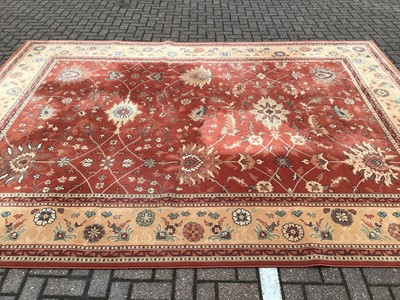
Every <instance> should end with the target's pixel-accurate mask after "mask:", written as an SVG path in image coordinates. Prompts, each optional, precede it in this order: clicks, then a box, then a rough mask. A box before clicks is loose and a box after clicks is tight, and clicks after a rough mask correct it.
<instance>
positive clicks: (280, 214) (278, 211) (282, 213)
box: [275, 210, 286, 217]
mask: <svg viewBox="0 0 400 300" xmlns="http://www.w3.org/2000/svg"><path fill="white" fill-rule="evenodd" d="M275 214H276V215H277V216H279V217H283V216H284V215H286V213H285V212H284V211H283V210H277V211H276V212H275Z"/></svg>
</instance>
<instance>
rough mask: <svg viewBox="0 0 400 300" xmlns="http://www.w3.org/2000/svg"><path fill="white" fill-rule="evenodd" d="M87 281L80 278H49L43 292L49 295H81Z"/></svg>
mask: <svg viewBox="0 0 400 300" xmlns="http://www.w3.org/2000/svg"><path fill="white" fill-rule="evenodd" d="M85 285H86V282H85V281H84V280H78V279H70V280H68V279H66V278H49V280H48V281H47V284H46V288H45V289H44V292H43V294H44V295H48V296H81V295H82V294H83V292H84V290H85Z"/></svg>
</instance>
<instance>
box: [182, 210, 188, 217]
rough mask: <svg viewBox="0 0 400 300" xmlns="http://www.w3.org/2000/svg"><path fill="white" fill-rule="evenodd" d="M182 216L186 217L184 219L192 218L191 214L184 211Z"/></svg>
mask: <svg viewBox="0 0 400 300" xmlns="http://www.w3.org/2000/svg"><path fill="white" fill-rule="evenodd" d="M181 215H182V216H184V217H189V216H190V212H188V211H183V212H181Z"/></svg>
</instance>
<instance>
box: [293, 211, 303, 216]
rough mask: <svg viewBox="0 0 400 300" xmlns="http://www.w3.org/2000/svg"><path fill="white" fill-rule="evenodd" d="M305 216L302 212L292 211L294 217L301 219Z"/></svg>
mask: <svg viewBox="0 0 400 300" xmlns="http://www.w3.org/2000/svg"><path fill="white" fill-rule="evenodd" d="M302 214H303V212H302V211H301V210H295V211H292V215H293V216H296V217H300V216H301V215H302Z"/></svg>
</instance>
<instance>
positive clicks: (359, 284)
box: [342, 268, 371, 300]
mask: <svg viewBox="0 0 400 300" xmlns="http://www.w3.org/2000/svg"><path fill="white" fill-rule="evenodd" d="M342 272H343V275H344V278H345V279H346V282H351V284H348V285H347V287H348V289H349V292H350V296H351V298H352V299H353V300H368V299H371V297H370V296H369V294H368V290H367V286H366V284H365V282H364V279H363V278H362V274H361V270H360V269H358V268H343V269H342Z"/></svg>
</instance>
